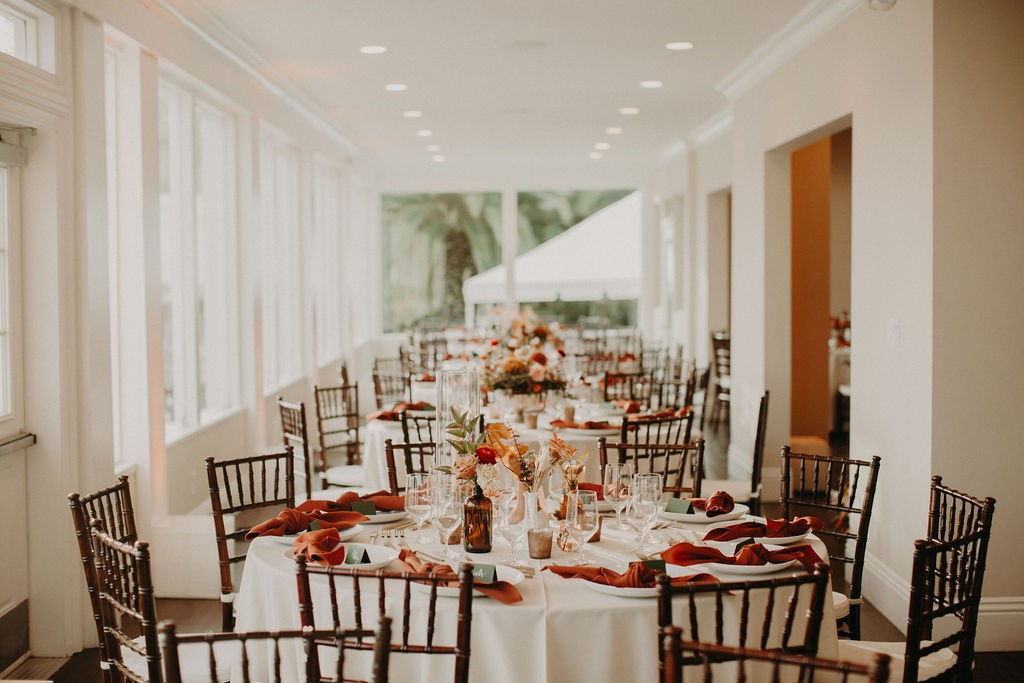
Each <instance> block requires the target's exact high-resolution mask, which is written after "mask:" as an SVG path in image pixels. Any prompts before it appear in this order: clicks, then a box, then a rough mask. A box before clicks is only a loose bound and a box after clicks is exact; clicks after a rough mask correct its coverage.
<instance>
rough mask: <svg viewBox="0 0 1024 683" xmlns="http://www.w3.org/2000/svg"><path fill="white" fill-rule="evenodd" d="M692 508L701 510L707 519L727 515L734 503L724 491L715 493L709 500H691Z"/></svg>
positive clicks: (734, 505) (733, 507)
mask: <svg viewBox="0 0 1024 683" xmlns="http://www.w3.org/2000/svg"><path fill="white" fill-rule="evenodd" d="M690 502H691V503H693V507H694V508H696V509H697V510H703V511H704V514H706V515H707V516H708V517H717V516H718V515H724V514H728V513H730V512H732V511H733V509H735V507H736V502H735V501H734V500H733V499H732V496H730V495H729V494H728V493H727V492H725V491H716V492H715V493H714V495H712V496H711V497H710V498H693V499H691V500H690Z"/></svg>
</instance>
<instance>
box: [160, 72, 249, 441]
mask: <svg viewBox="0 0 1024 683" xmlns="http://www.w3.org/2000/svg"><path fill="white" fill-rule="evenodd" d="M236 202H237V187H236V171H235V122H234V118H233V117H232V116H231V114H229V113H228V112H226V111H224V110H223V108H221V107H218V106H216V105H214V104H213V103H211V102H209V101H207V100H205V99H204V98H203V97H201V96H199V95H197V94H195V93H193V92H191V91H189V90H187V89H185V88H183V87H180V86H178V85H176V84H174V83H171V82H170V81H167V80H162V81H161V82H160V258H161V280H162V303H163V323H164V399H165V401H164V415H165V418H166V420H167V426H168V429H167V431H168V436H169V437H171V438H173V437H174V436H176V435H177V434H179V433H180V432H181V431H183V430H188V429H191V428H194V427H196V426H199V425H202V424H208V423H210V422H212V421H214V420H215V419H217V418H218V417H221V416H223V415H224V414H225V413H227V412H229V411H231V410H233V409H235V408H237V407H238V405H239V397H238V396H239V386H238V385H239V364H238V294H237V271H238V268H237V237H236V228H235V226H236V217H235V211H236Z"/></svg>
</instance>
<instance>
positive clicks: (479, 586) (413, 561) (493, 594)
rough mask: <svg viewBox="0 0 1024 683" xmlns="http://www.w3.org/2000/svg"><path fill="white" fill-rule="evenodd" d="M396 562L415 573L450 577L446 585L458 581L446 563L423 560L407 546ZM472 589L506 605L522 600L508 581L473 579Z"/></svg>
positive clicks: (516, 589)
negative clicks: (492, 581)
mask: <svg viewBox="0 0 1024 683" xmlns="http://www.w3.org/2000/svg"><path fill="white" fill-rule="evenodd" d="M398 562H399V563H400V564H403V565H405V568H406V569H407V571H411V572H416V573H417V574H431V575H433V576H440V577H442V578H446V579H451V580H450V581H449V583H448V585H451V586H457V585H458V583H459V576H458V574H456V573H455V572H454V571H452V568H451V567H449V566H448V565H446V564H438V563H436V562H424V561H423V560H421V559H420V558H419V556H418V555H416V553H415V552H413V551H412V550H410V549H409V548H403V549H402V550H401V551H400V552H399V554H398ZM473 590H475V591H479V592H480V593H483V594H484V595H486V596H487V597H490V598H494V599H495V600H497V601H498V602H501V603H504V604H506V605H511V604H513V603H516V602H522V601H523V596H522V594H521V593H520V592H519V589H518V588H516V587H515V586H513V585H512V584H510V583H509V582H508V581H495V582H494V583H476V582H475V581H474V582H473Z"/></svg>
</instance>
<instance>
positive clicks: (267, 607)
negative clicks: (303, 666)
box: [235, 519, 838, 683]
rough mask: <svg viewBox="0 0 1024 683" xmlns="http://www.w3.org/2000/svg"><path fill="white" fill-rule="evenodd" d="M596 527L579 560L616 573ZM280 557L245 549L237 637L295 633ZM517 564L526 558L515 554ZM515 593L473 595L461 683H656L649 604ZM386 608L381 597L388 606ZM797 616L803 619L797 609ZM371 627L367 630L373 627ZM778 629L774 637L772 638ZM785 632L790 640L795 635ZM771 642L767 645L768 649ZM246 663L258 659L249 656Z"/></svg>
mask: <svg viewBox="0 0 1024 683" xmlns="http://www.w3.org/2000/svg"><path fill="white" fill-rule="evenodd" d="M604 521H605V528H604V529H603V531H602V540H601V542H600V543H591V544H588V545H587V552H588V554H589V555H590V556H591V557H592V558H594V559H595V560H597V561H598V562H599V563H600V564H602V565H605V566H610V567H614V568H616V569H617V570H619V571H622V570H623V569H625V566H626V563H627V562H629V561H631V560H633V559H634V556H633V554H632V546H633V541H632V540H631V538H632V536H628V535H626V534H625V532H620V531H617V530H615V529H613V528H611V527H612V524H613V523H614V520H610V519H605V520H604ZM704 528H705V527H703V526H701V525H681V526H680V527H677V528H673V529H670V530H666V531H665V532H660V533H671V534H675V535H677V536H678V535H682V534H685V533H686V531H684V529H691V530H700V532H701V533H703V530H704ZM366 529H367V531H366V532H364V534H363V535H362V536H361V537H360V540H366V541H368V540H369V533H370V531H371V530H372V529H373V527H371V526H367V527H366ZM655 533H656V534H658V533H659V532H655ZM411 536H412V534H410V542H411V544H412V545H413V547H414V548H423V549H425V550H426V551H427V552H431V553H433V554H440V553H441V547H440V545H439V544H437V543H431V544H428V545H427V546H420V545H419V544H418V543H417V542H416V541H415V539H412V538H411ZM808 542H809V543H810V544H811V545H812V547H814V549H815V550H816V552H817V553H818V554H819V556H821V557H822V558H827V553H826V550H825V547H824V545H823V544H822V543H821V542H820V541H819V540H818V539H816V538H814V537H813V536H812V537H809V538H808ZM494 548H495V550H494V551H493V552H491V553H487V554H481V555H472V556H470V559H471V560H473V561H476V562H488V563H500V562H502V561H503V560H505V559H506V558H507V556H508V545H507V544H506V543H505V542H504V541H503V540H501V539H499V538H498V535H497V534H495V541H494ZM287 553H289V546H288V545H287V544H286V543H282V539H257V540H256V541H254V542H253V544H252V546H251V547H250V549H249V554H248V560H247V562H246V564H245V569H244V572H243V576H242V581H241V586H240V590H239V593H238V596H237V597H236V600H235V608H236V610H237V622H236V629H237V630H239V631H243V630H263V629H272V628H277V629H280V628H297V627H298V626H299V625H300V619H299V609H298V598H297V593H296V582H295V568H294V563H293V561H292V560H291V559H288V558H287V557H286V556H285V555H286V554H287ZM522 555H523V557H525V556H526V553H525V548H524V552H523V553H522ZM530 562H531V563H533V564H534V565H535V566H538V567H539V566H540V564H541V562H543V563H567V562H568V558H567V556H566V554H565V553H562V552H561V551H559V550H558V549H557V547H556V548H555V550H554V555H553V557H552V559H551V560H545V561H539V560H530ZM689 569H690V570H692V571H693V572H694V573H696V572H699V571H704V570H705V568H704V567H702V566H700V565H694V566H692V567H691V568H689ZM797 570H798V571H802V568H800V567H799V566H797ZM788 571H792V569H790V570H788ZM786 573H787V572H786V571H783V572H776V573H774V574H771V575H765V576H782V575H785V574H786ZM719 576H720V577H721V578H722V579H723V580H737V579H739V578H741V577H737V576H735V575H726V574H720V575H719ZM745 578H750V577H745ZM518 588H519V590H520V592H521V593H522V595H523V601H522V602H521V603H517V604H513V605H504V604H501V603H498V602H496V601H494V600H490V599H488V598H483V597H480V595H479V594H477V595H476V596H474V600H473V622H472V642H471V652H472V655H471V658H470V680H472V681H487V682H488V683H490V682H502V681H508V682H509V683H520V682H523V681H545V680H547V681H558V682H559V683H571V682H573V681H579V682H581V683H584V682H585V683H601V682H602V681H609V682H611V681H627V680H628V681H654V680H657V661H658V659H657V649H656V648H657V645H658V643H657V606H656V604H655V601H654V600H653V599H630V598H623V597H617V596H611V595H606V594H602V593H598V592H596V591H594V590H593V589H591V588H588V587H587V583H586V582H585V581H581V580H569V579H563V578H561V577H559V576H556V575H554V574H551V573H550V572H538V573H537V575H536V577H534V578H529V579H524V580H523V581H522V582H521V583H520V584H519V585H518ZM313 591H314V605H315V609H316V620H317V626H318V627H319V626H323V627H330V625H331V624H330V614H329V612H328V611H327V610H328V609H329V606H328V604H327V602H328V601H327V587H326V583H325V582H315V581H314V582H313ZM395 592H396V593H398V595H396V596H395V598H396V600H397V599H398V598H399V596H400V593H401V591H395ZM390 599H391V594H390V593H389V605H390ZM413 600H414V604H413V613H414V614H417V613H421V612H422V610H417V606H416V604H415V601H416V600H422V601H423V606H425V604H426V596H424V595H420V596H415V595H414V597H413ZM737 600H738V598H736V599H731V598H728V597H727V598H726V605H727V607H726V612H727V614H726V619H725V622H726V629H727V632H728V629H730V628H731V629H735V622H736V614H737V610H738V605H736V604H734V603H735V602H736V601H737ZM439 601H440V605H439V614H438V623H437V628H438V631H437V633H438V634H439V635H440V634H444V635H443V636H441V637H443V638H444V639H445V640H444V641H438V642H439V643H444V642H450V639H451V638H453V637H454V631H455V623H454V622H455V616H456V612H457V600H455V599H450V598H439ZM685 602H686V601H683V600H678V601H676V604H675V605H674V610H675V614H674V616H673V620H674V622H675V623H687V624H688V618H689V617H688V608H687V606H686V604H685ZM713 604H714V601H713V599H711V598H707V599H702V600H700V601H699V605H700V606H699V608H698V609H700V614H699V615H698V621H699V623H700V624H701V626H702V627H703V629H706V630H704V631H702V634H703V635H704V637H705V638H709V637H711V634H712V633H713V630H712V629H713V628H714V612H713ZM364 605H368V606H369V607H368V609H369V610H370V612H369V613H371V614H375V610H376V599H375V598H372V597H371V598H369V599H366V598H364ZM758 607H759V606H758V605H752V606H751V609H752V614H756V613H757V612H756V611H754V610H756V609H758ZM389 612H390V607H389ZM400 612H401V607H400V605H397V604H396V605H395V612H394V613H395V614H400ZM762 613H763V612H762ZM799 613H800V614H803V610H802V609H801V610H800V611H799ZM373 619H375V617H373ZM755 621H756V620H755ZM372 626H373V627H375V624H373V625H372ZM797 628H798V629H800V628H802V626H798V627H797ZM779 630H780V629H778V628H776V629H774V631H775V632H776V634H778V631H779ZM795 633H796V634H800V633H801V631H800V630H797V631H795ZM800 638H801V637H800V636H799V635H798V636H797V639H796V641H795V642H799V641H800ZM727 642H728V641H727ZM777 642H778V641H775V642H774V643H770V646H771V645H774V644H776V643H777ZM837 642H838V641H837V636H836V629H835V620H834V617H833V614H832V603H831V600H829V599H826V601H825V615H824V619H823V622H822V631H821V640H820V647H819V654H820V655H821V656H825V657H835V656H836V654H837V649H838V645H837ZM256 654H257V657H259V652H258V651H256ZM285 654H286V659H287V660H289V661H286V662H285V663H286V667H285V674H286V675H287V674H288V673H290V672H294V676H292V677H287V676H286V678H285V680H298V677H299V672H300V664H299V662H300V661H301V659H300V657H301V650H296V651H293V652H286V653H285ZM358 659H359V658H358V657H357V660H358ZM392 660H393V663H392V666H391V671H392V674H393V676H392V679H393V680H401V681H424V682H426V681H440V680H449V679H450V678H451V675H452V671H453V668H452V667H453V658H452V657H446V656H441V655H437V656H431V657H424V656H415V657H413V656H405V655H395V656H394V657H393V658H392ZM353 663H354V664H355V666H356V667H357V669H356V670H351V671H350V670H349V669H346V674H347V675H348V674H350V673H351V675H353V676H360V675H364V674H362V673H360V672H359V670H358V667H359V666H362V665H367V666H368V660H367V662H365V663H364V662H359V661H354V662H353Z"/></svg>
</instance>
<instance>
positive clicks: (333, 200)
mask: <svg viewBox="0 0 1024 683" xmlns="http://www.w3.org/2000/svg"><path fill="white" fill-rule="evenodd" d="M343 187H344V186H343V176H342V172H341V171H340V170H339V169H337V168H335V167H333V166H330V165H328V164H326V163H323V162H322V161H320V160H318V161H316V162H315V163H314V165H313V258H314V264H313V277H311V278H310V287H311V288H312V289H313V292H312V294H313V300H314V302H315V304H316V347H317V360H318V361H319V362H320V363H321V364H323V363H329V362H331V361H334V360H337V359H338V358H339V357H340V356H341V346H342V345H341V325H342V323H341V320H342V317H341V314H342V278H341V274H342V244H341V231H342V219H341V217H342V215H343V212H342V206H341V203H342V196H343V193H342V190H343Z"/></svg>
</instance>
